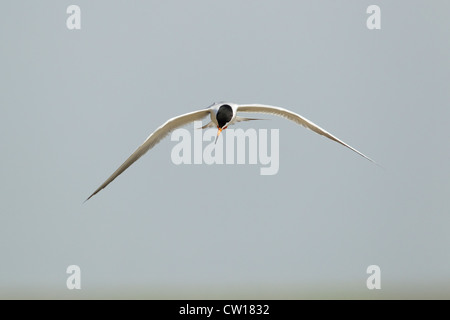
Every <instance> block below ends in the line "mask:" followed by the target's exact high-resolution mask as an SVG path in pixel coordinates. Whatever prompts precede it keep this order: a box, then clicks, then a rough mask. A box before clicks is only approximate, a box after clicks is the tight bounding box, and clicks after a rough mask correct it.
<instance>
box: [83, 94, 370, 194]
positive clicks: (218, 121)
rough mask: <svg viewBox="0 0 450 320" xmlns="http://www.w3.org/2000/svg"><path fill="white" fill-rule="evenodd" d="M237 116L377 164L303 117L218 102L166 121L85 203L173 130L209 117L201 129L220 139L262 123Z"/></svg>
mask: <svg viewBox="0 0 450 320" xmlns="http://www.w3.org/2000/svg"><path fill="white" fill-rule="evenodd" d="M238 112H245V113H246V112H251V113H265V114H271V115H277V116H280V117H283V118H286V119H288V120H291V121H294V122H295V123H297V124H299V125H302V126H304V127H306V128H308V129H310V130H312V131H314V132H315V133H318V134H320V135H322V136H325V137H327V138H328V139H331V140H333V141H335V142H337V143H340V144H341V145H343V146H345V147H347V148H349V149H350V150H352V151H354V152H356V153H357V154H359V155H360V156H362V157H364V158H366V159H367V160H369V161H371V162H374V163H375V161H373V160H372V159H370V158H369V157H367V156H366V155H364V154H363V153H361V152H359V151H358V150H356V149H355V148H353V147H351V146H350V145H348V144H346V143H345V142H343V141H342V140H340V139H338V138H336V137H335V136H333V135H332V134H331V133H329V132H327V131H325V130H324V129H322V128H321V127H319V126H318V125H316V124H314V123H313V122H311V121H309V120H308V119H306V118H304V117H302V116H301V115H299V114H297V113H295V112H293V111H290V110H287V109H284V108H280V107H275V106H269V105H264V104H236V103H230V102H219V103H213V104H212V105H211V106H209V107H207V108H205V109H201V110H197V111H193V112H189V113H186V114H182V115H180V116H177V117H174V118H172V119H169V120H167V121H166V122H165V123H164V124H163V125H161V126H160V127H159V128H158V129H156V130H155V131H154V132H152V133H151V134H150V135H149V136H148V138H147V139H146V140H145V141H144V143H143V144H141V145H140V146H139V147H138V148H137V149H136V151H134V152H133V154H132V155H131V156H129V157H128V159H127V160H126V161H125V162H124V163H123V164H122V165H121V166H120V167H119V168H118V169H117V170H116V171H114V173H113V174H112V175H111V176H110V177H109V178H108V179H107V180H106V181H105V182H103V184H102V185H101V186H100V187H98V188H97V190H95V191H94V192H93V193H92V194H91V195H90V196H89V197H88V198H87V199H86V200H85V201H87V200H89V199H90V198H92V197H93V196H94V195H96V194H97V193H98V192H99V191H100V190H102V189H104V188H105V187H106V186H107V185H108V184H110V183H111V182H112V181H113V180H114V179H116V178H117V177H118V176H119V175H120V174H121V173H122V172H124V171H125V170H126V169H127V168H128V167H129V166H131V165H132V164H133V163H134V162H136V160H138V159H139V158H140V157H142V156H143V155H144V154H145V153H146V152H147V151H149V150H150V149H152V148H153V147H154V146H155V145H156V144H157V143H159V142H160V141H161V140H162V139H163V138H164V137H166V136H167V135H168V134H169V133H170V132H172V131H173V130H175V129H177V128H180V127H182V126H184V125H186V124H189V123H191V122H194V121H197V120H201V119H203V118H204V117H206V116H208V115H209V116H210V117H211V121H210V122H209V123H208V124H206V125H205V126H203V127H201V129H204V128H209V127H217V137H216V142H217V139H218V138H219V135H220V133H221V132H222V131H223V130H225V129H226V128H228V126H230V125H232V124H235V123H236V122H241V121H251V120H260V119H255V118H244V117H240V116H238V115H237V113H238Z"/></svg>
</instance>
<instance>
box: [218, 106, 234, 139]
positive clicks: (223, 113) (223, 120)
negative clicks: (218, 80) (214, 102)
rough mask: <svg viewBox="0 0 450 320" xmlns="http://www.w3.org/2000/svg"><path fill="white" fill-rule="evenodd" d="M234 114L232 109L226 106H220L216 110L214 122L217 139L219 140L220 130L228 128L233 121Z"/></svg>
mask: <svg viewBox="0 0 450 320" xmlns="http://www.w3.org/2000/svg"><path fill="white" fill-rule="evenodd" d="M233 116H234V112H233V108H232V107H231V106H229V105H228V104H222V105H221V106H220V107H219V108H218V109H217V113H216V120H217V129H218V131H217V137H216V142H217V139H218V138H219V135H220V133H221V132H222V130H225V129H226V128H227V126H228V124H229V123H230V122H231V120H232V119H233Z"/></svg>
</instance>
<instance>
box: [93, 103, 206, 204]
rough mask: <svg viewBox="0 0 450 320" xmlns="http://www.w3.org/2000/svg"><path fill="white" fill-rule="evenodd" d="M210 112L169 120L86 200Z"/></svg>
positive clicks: (187, 114) (204, 110)
mask: <svg viewBox="0 0 450 320" xmlns="http://www.w3.org/2000/svg"><path fill="white" fill-rule="evenodd" d="M210 112H211V111H210V109H209V108H208V109H203V110H198V111H194V112H190V113H186V114H183V115H181V116H178V117H175V118H172V119H169V120H167V121H166V123H164V124H163V125H162V126H160V127H159V128H158V129H156V130H155V131H154V132H153V133H152V134H151V135H149V136H148V138H147V140H145V141H144V143H143V144H142V145H141V146H140V147H139V148H137V149H136V151H135V152H133V154H132V155H131V156H130V157H129V158H128V159H127V160H126V161H125V162H124V163H123V164H122V165H121V166H120V167H119V168H118V169H117V170H116V171H115V172H114V173H113V174H112V175H111V176H110V177H109V178H108V179H107V180H106V181H105V182H103V184H102V185H101V186H100V187H98V189H97V190H95V191H94V193H92V194H91V195H90V196H89V198H87V199H86V201H87V200H89V199H90V198H92V197H93V196H94V195H95V194H97V193H98V192H99V191H100V190H102V189H103V188H105V187H106V186H107V185H108V184H110V183H111V182H112V181H113V180H114V179H115V178H117V177H118V176H119V175H120V174H121V173H122V172H124V171H125V170H126V169H127V168H128V167H129V166H131V165H132V164H133V163H134V162H135V161H136V160H137V159H139V158H140V157H142V156H143V155H144V154H145V153H146V152H147V151H148V150H150V149H151V148H153V147H154V146H155V145H156V144H157V143H158V142H160V141H161V140H162V139H163V138H164V137H165V136H167V135H168V134H169V133H170V132H171V131H173V130H175V129H177V128H179V127H182V126H184V125H186V124H188V123H191V122H194V121H196V120H200V119H203V118H204V117H206V116H207V115H209V114H210Z"/></svg>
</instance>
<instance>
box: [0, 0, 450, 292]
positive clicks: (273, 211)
mask: <svg viewBox="0 0 450 320" xmlns="http://www.w3.org/2000/svg"><path fill="white" fill-rule="evenodd" d="M71 4H77V5H79V6H80V8H81V30H68V29H67V27H66V19H67V17H68V14H67V13H66V9H67V7H68V6H69V5H71ZM371 4H377V5H379V6H380V8H381V30H369V29H368V28H367V27H366V19H367V18H368V16H369V15H368V14H367V13H366V9H367V7H368V6H369V5H371ZM449 12H450V4H449V2H448V1H428V2H423V1H394V2H392V1H375V2H374V1H371V2H369V1H339V2H336V1H331V0H330V1H260V0H258V1H214V2H213V1H200V0H198V1H197V0H196V1H192V0H191V1H145V2H144V1H81V0H79V1H76V2H69V1H47V0H46V1H3V2H2V5H1V10H0V42H1V50H0V88H1V90H0V108H1V109H0V111H1V114H0V148H1V166H0V197H1V198H0V259H1V260H0V297H1V298H67V299H72V298H175V299H187V298H200V299H202V298H203V299H205V298H208V299H209V298H218V299H222V298H235V299H239V298H249V299H252V298H255V299H258V298H268V299H281V298H289V299H298V298H368V299H375V298H377V299H378V298H417V297H419V298H450V251H449V249H448V248H449V244H450V232H449V226H450V210H449V209H450V203H449V193H450V182H449V181H450V170H449V163H450V149H449V137H450V136H449V134H448V131H447V124H448V121H449V118H450V108H449V102H450V90H449V80H450V79H449V78H450V60H449V57H450V42H449V38H450V20H449V19H448V13H449ZM221 100H225V101H231V102H236V103H263V104H272V105H277V106H282V107H285V108H289V109H291V110H293V111H295V112H297V113H299V114H301V115H303V116H305V117H307V118H308V119H310V120H312V121H314V122H315V123H317V124H319V125H320V126H322V127H323V128H325V129H326V130H328V131H330V132H331V133H333V134H335V135H336V136H337V137H339V138H341V139H343V140H344V141H346V142H347V143H349V144H350V145H352V146H353V147H355V148H357V149H358V150H360V151H361V152H363V153H365V154H367V155H368V156H370V157H372V158H373V159H374V160H376V161H377V162H378V163H380V164H381V165H382V166H383V168H384V169H382V168H380V167H378V166H376V165H374V164H372V163H371V162H369V161H367V160H365V159H363V158H361V157H359V156H358V155H356V154H355V153H353V152H351V151H349V150H348V149H346V148H344V147H342V146H340V145H338V144H336V143H334V142H332V141H329V140H327V139H325V138H323V137H321V136H318V135H316V134H314V133H313V132H311V131H308V130H306V129H304V128H302V127H299V126H297V125H295V124H294V123H291V122H289V121H286V120H284V119H282V118H277V117H269V118H270V119H271V120H270V121H264V122H257V123H256V122H254V123H243V124H239V127H241V128H243V129H246V128H255V129H260V128H265V129H271V128H276V129H279V130H280V170H279V172H278V174H277V175H275V176H261V175H259V168H260V166H259V165H211V166H208V165H180V166H176V165H174V164H173V163H172V161H171V160H170V152H171V150H172V148H173V146H174V145H175V144H176V142H172V141H170V139H165V140H164V141H162V142H161V143H160V144H159V145H158V146H157V147H155V148H154V149H153V150H152V151H151V152H149V153H148V154H146V155H145V156H144V157H143V158H141V159H140V160H139V161H138V162H136V163H135V164H134V165H133V166H132V167H130V168H129V169H128V170H127V171H126V172H125V173H124V174H123V175H121V176H120V177H119V178H118V179H116V180H115V181H114V182H113V183H112V184H111V185H109V186H108V187H107V188H106V189H104V190H103V191H101V192H100V193H99V194H98V195H97V196H95V197H94V198H92V199H91V200H89V201H88V202H86V203H84V204H83V201H84V200H85V199H86V197H87V196H89V194H90V193H91V192H92V191H94V190H95V189H96V188H97V187H98V186H99V185H100V184H101V183H102V182H103V181H104V180H105V179H106V178H107V177H108V176H109V175H110V174H111V173H112V172H113V171H114V170H115V169H116V168H117V167H118V166H119V165H120V164H121V163H122V162H123V161H124V160H125V159H126V158H127V157H128V156H129V155H130V154H131V153H132V152H133V151H134V150H135V148H136V147H137V146H139V145H140V144H141V143H142V142H143V141H144V140H145V138H146V137H147V136H148V135H149V134H150V133H151V132H152V131H153V130H154V129H155V128H157V127H158V126H159V125H160V124H162V123H163V122H164V121H166V120H167V119H168V118H171V117H173V116H176V115H179V114H182V113H186V112H189V111H193V110H196V109H200V108H203V107H207V106H208V105H210V104H211V103H212V102H213V101H221ZM187 128H188V129H189V130H192V126H188V127H187ZM72 264H76V265H78V266H80V268H81V287H82V289H81V290H72V291H70V290H68V289H67V288H66V279H67V277H68V274H66V268H67V267H68V266H69V265H72ZM372 264H376V265H378V266H380V268H381V290H368V289H367V287H366V279H367V277H368V274H367V273H366V268H367V267H368V266H369V265H372Z"/></svg>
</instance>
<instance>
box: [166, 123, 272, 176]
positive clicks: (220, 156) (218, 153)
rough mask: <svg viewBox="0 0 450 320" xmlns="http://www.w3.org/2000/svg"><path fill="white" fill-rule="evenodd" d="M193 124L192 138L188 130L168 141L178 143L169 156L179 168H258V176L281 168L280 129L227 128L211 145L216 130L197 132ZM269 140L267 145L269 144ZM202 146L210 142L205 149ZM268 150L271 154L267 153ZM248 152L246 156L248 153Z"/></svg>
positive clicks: (195, 125) (178, 133)
mask: <svg viewBox="0 0 450 320" xmlns="http://www.w3.org/2000/svg"><path fill="white" fill-rule="evenodd" d="M201 126H202V122H201V121H195V122H194V132H193V137H192V133H191V131H189V130H187V129H177V130H175V131H173V132H172V135H171V137H170V139H171V140H172V141H179V142H178V143H177V144H176V145H175V146H174V147H173V148H172V152H171V159H172V162H173V163H174V164H176V165H180V164H202V163H205V164H246V163H248V164H258V163H259V164H260V165H261V166H262V167H261V168H260V174H261V175H275V174H277V173H278V169H279V166H280V161H279V160H280V155H279V152H280V144H279V140H280V133H279V129H270V137H269V134H268V132H269V131H268V130H267V129H259V130H258V131H257V130H256V129H253V128H250V129H247V130H243V129H240V128H238V129H233V128H228V129H226V130H224V131H223V133H222V135H221V136H220V137H219V139H218V140H217V143H214V141H215V139H216V136H217V129H207V130H200V129H196V128H200V127H201ZM269 138H270V141H269ZM204 142H209V143H208V144H206V145H205V146H204V145H203V143H204ZM269 148H270V152H268V151H269ZM247 150H248V152H247Z"/></svg>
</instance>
